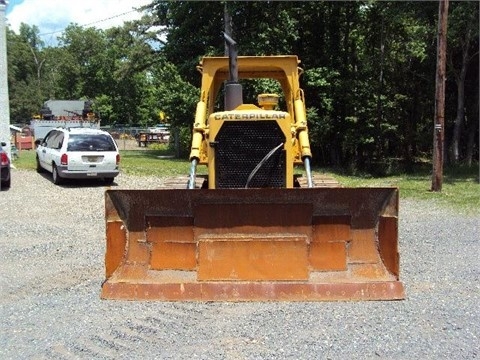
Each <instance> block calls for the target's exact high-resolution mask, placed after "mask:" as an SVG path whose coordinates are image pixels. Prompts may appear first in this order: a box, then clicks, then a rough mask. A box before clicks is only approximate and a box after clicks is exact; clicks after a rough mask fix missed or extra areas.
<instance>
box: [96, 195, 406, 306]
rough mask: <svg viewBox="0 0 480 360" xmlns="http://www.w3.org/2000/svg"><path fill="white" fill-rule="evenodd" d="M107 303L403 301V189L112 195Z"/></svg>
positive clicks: (105, 288) (108, 214) (108, 220)
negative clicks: (400, 241) (400, 201)
mask: <svg viewBox="0 0 480 360" xmlns="http://www.w3.org/2000/svg"><path fill="white" fill-rule="evenodd" d="M105 196H106V198H105V200H106V202H105V205H106V240H107V246H106V256H105V264H106V281H105V282H104V283H103V286H102V293H101V297H102V298H105V299H124V300H165V301H188V300H190V301H192V300H195V301H268V300H272V301H273V300H275V301H282V300H284V301H323V300H394V299H403V298H404V290H403V285H402V283H401V282H400V281H399V257H398V250H397V237H398V235H397V228H398V225H397V215H398V190H397V189H396V188H309V189H228V190H223V189H219V190H186V189H185V190H181V189H177V190H108V191H107V192H106V195H105Z"/></svg>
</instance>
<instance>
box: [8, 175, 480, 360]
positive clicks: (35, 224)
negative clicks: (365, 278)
mask: <svg viewBox="0 0 480 360" xmlns="http://www.w3.org/2000/svg"><path fill="white" fill-rule="evenodd" d="M159 184H160V180H158V179H155V178H146V177H132V176H126V175H123V174H121V175H120V176H119V177H118V178H117V179H116V186H117V187H118V188H155V187H158V186H159ZM104 190H105V187H104V186H103V185H102V184H101V183H96V182H93V183H92V182H70V183H68V184H67V185H63V186H60V187H58V186H55V185H53V184H52V182H51V178H50V177H49V176H48V175H40V174H37V173H36V172H34V171H26V170H13V174H12V187H11V189H10V190H8V191H1V192H0V249H1V263H0V272H1V279H0V283H1V295H2V296H1V312H2V313H1V338H0V358H1V359H196V358H198V359H372V358H380V359H382V358H383V359H473V358H477V357H479V356H480V339H479V336H480V306H479V304H480V302H479V298H480V296H479V294H480V281H479V280H480V279H479V273H480V271H479V266H480V261H479V255H480V247H479V239H478V233H479V217H478V216H473V215H469V216H464V215H460V214H457V213H455V212H451V211H448V210H445V209H443V208H439V207H437V206H436V205H435V203H434V202H423V201H403V200H402V201H401V204H400V251H401V254H400V256H401V279H402V281H403V282H404V283H405V287H406V293H407V299H406V300H404V301H393V302H392V301H388V302H330V303H327V302H321V303H288V302H280V303H268V302H267V303H259V302H254V303H211V302H206V303H201V302H191V303H186V302H183V303H182V302H176V303H174V302H172V303H168V302H126V301H105V300H100V298H99V294H100V286H101V283H102V281H103V279H104V269H103V261H104V258H103V257H104V251H105V249H104V248H105V244H104V232H105V229H104V209H103V205H104V200H103V194H104Z"/></svg>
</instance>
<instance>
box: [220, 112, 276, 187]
mask: <svg viewBox="0 0 480 360" xmlns="http://www.w3.org/2000/svg"><path fill="white" fill-rule="evenodd" d="M283 143H285V135H284V134H283V133H282V131H281V129H280V127H279V126H278V124H277V123H276V122H275V121H226V122H225V123H224V124H223V126H222V128H221V129H220V131H219V133H218V135H217V137H216V139H215V142H214V143H213V144H214V147H215V173H216V184H215V185H216V188H217V189H218V188H243V187H245V185H246V184H247V181H248V177H249V175H250V174H251V173H252V171H253V170H254V169H255V167H256V166H257V165H258V164H259V163H260V162H261V161H262V159H264V158H265V156H266V155H267V154H268V153H269V152H270V151H271V150H272V149H274V148H276V147H277V146H278V145H280V144H283ZM285 157H286V154H285V150H284V149H283V146H282V147H280V149H279V150H277V151H275V152H274V153H273V155H272V156H271V157H270V158H269V159H268V160H267V161H265V163H264V164H263V165H262V166H261V167H260V168H259V170H258V171H257V172H256V174H255V176H254V177H253V178H252V179H251V180H250V182H249V185H248V187H251V188H264V187H273V188H283V187H285V186H286V181H285Z"/></svg>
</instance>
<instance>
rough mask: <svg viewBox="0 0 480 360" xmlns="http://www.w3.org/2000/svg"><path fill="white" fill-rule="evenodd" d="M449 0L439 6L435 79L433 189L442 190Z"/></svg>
mask: <svg viewBox="0 0 480 360" xmlns="http://www.w3.org/2000/svg"><path fill="white" fill-rule="evenodd" d="M448 1H449V0H440V2H439V6H438V37H437V76H436V80H435V84H436V85H435V119H434V128H433V172H432V188H431V190H432V191H442V184H443V154H444V145H445V144H444V143H445V131H444V130H445V126H444V123H445V80H446V71H445V68H446V66H445V64H446V52H447V23H448Z"/></svg>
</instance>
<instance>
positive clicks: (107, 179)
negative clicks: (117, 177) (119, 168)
mask: <svg viewBox="0 0 480 360" xmlns="http://www.w3.org/2000/svg"><path fill="white" fill-rule="evenodd" d="M103 181H104V182H105V184H107V185H112V184H113V177H108V178H104V179H103Z"/></svg>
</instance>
